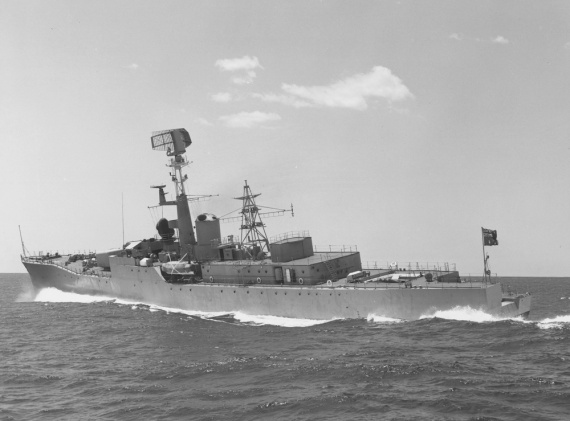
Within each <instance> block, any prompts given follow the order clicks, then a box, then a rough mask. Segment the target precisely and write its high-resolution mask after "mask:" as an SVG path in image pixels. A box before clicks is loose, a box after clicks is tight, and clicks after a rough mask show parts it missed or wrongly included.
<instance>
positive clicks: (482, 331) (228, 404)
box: [0, 274, 570, 421]
mask: <svg viewBox="0 0 570 421" xmlns="http://www.w3.org/2000/svg"><path fill="white" fill-rule="evenodd" d="M503 283H507V284H509V285H510V286H511V288H512V289H514V290H517V291H519V292H526V291H528V292H530V293H531V294H532V295H533V300H534V303H533V309H532V312H531V316H530V318H529V319H528V320H526V321H524V320H520V319H513V320H499V319H496V318H493V317H491V316H489V315H487V314H485V313H481V312H480V311H478V310H476V309H470V308H457V309H455V310H453V311H448V312H441V313H437V314H436V316H435V317H430V318H425V319H422V320H418V321H400V320H394V319H386V318H382V317H378V316H370V317H369V318H368V319H366V320H365V319H362V320H333V321H328V322H324V323H322V322H316V321H313V320H290V319H279V318H268V317H265V318H263V317H254V316H246V315H244V314H193V313H190V312H186V311H178V310H176V309H163V308H158V307H154V306H147V305H144V304H141V303H129V302H124V301H117V300H109V299H104V298H101V297H91V296H82V295H76V294H69V293H64V292H60V291H57V290H55V289H51V288H48V289H44V290H42V291H40V292H39V293H38V294H37V296H35V297H34V294H33V293H32V292H31V284H30V281H29V277H28V275H27V274H0V288H1V291H2V293H1V294H0V420H480V421H482V420H505V421H506V420H517V421H519V420H569V419H570V278H534V279H531V278H504V279H503Z"/></svg>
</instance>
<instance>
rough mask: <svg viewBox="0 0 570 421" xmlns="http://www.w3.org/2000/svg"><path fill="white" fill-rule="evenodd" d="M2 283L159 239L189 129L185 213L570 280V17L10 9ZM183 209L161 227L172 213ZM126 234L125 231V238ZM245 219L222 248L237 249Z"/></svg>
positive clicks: (2, 112)
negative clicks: (165, 143)
mask: <svg viewBox="0 0 570 421" xmlns="http://www.w3.org/2000/svg"><path fill="white" fill-rule="evenodd" d="M0 10H1V13H0V51H1V52H2V54H1V58H0V60H1V65H0V139H1V145H2V149H1V152H0V187H1V189H2V201H1V206H0V216H1V220H2V221H3V228H2V235H1V236H0V272H23V271H24V267H23V266H22V264H21V263H20V254H21V252H22V245H21V242H20V233H19V227H20V229H21V232H22V236H23V239H24V242H25V246H26V248H27V250H28V251H29V252H31V253H34V252H38V251H43V252H47V251H51V252H55V251H59V252H75V251H94V250H106V249H109V248H113V247H118V246H120V245H121V244H122V241H123V232H124V237H125V240H135V239H142V238H150V237H152V236H154V235H155V234H156V230H155V224H156V218H157V217H159V216H162V215H161V214H159V213H160V212H161V211H157V210H156V209H154V210H153V209H149V208H148V207H149V206H153V205H155V204H157V202H158V194H157V192H156V190H153V189H150V188H149V187H150V186H151V185H157V184H167V186H168V187H167V189H166V191H167V192H169V195H170V196H169V197H170V198H171V197H172V192H173V191H174V187H173V186H172V183H171V182H170V177H169V175H168V171H169V168H168V167H166V166H165V164H166V163H167V157H166V156H165V154H164V152H159V151H153V150H152V149H151V144H150V136H151V134H152V132H153V131H158V130H166V129H174V128H179V127H183V128H186V129H187V130H188V132H189V133H190V136H191V138H192V141H193V143H192V145H191V146H190V147H189V148H188V151H187V158H188V160H189V161H191V162H192V163H191V164H190V165H189V166H188V167H187V174H188V177H189V181H188V183H187V190H188V192H189V193H190V194H207V195H214V196H213V197H211V198H210V199H209V200H205V201H200V202H197V203H194V204H192V207H191V209H192V212H193V214H194V216H196V214H197V213H201V212H209V213H213V214H215V215H218V216H222V215H225V214H227V213H228V212H230V211H232V210H235V209H238V208H239V206H240V203H239V202H238V201H236V200H235V199H233V198H235V197H238V196H240V195H241V194H242V192H243V185H244V181H245V180H247V182H248V184H249V185H250V186H251V189H252V191H253V192H254V193H261V196H259V197H258V199H257V201H258V204H260V205H265V206H270V207H275V208H288V207H290V205H291V204H293V206H294V217H291V216H290V215H289V216H283V217H279V218H270V219H266V220H265V223H266V225H267V227H266V230H267V233H268V235H269V236H270V237H271V236H274V235H275V236H276V235H279V234H281V233H284V232H290V231H301V230H308V231H309V232H310V234H311V236H312V238H313V244H314V245H316V246H319V247H321V248H324V247H327V248H328V246H329V245H351V246H353V245H357V246H358V250H359V251H360V253H361V257H362V260H363V261H365V262H371V261H377V262H379V263H380V264H385V263H386V262H400V264H402V262H414V263H415V262H421V263H427V262H430V263H435V262H440V263H443V262H449V263H451V264H453V263H455V264H456V265H457V269H458V270H459V271H460V272H461V273H463V274H465V275H467V274H472V275H480V274H481V273H482V271H483V249H482V239H481V227H485V228H488V229H494V230H497V233H498V240H499V245H498V246H494V247H487V248H486V251H487V252H488V253H489V256H490V260H489V261H490V266H491V270H492V272H493V273H496V274H498V275H500V276H570V235H569V234H570V189H569V188H568V187H569V186H570V118H569V116H570V77H569V75H570V2H567V1H541V2H536V1H508V0H507V1H477V2H473V1H441V0H434V1H429V2H417V1H416V2H413V1H350V2H347V1H310V0H309V1H282V2H277V1H273V2H268V1H261V0H259V1H253V0H251V1H247V0H246V1H229V0H228V1H160V2H158V1H140V0H137V1H134V0H130V1H120V0H119V1H116V0H113V1H96V2H94V1H71V0H70V1H43V0H42V1H27V0H18V1H11V0H3V1H2V2H0ZM172 211H173V210H172V209H166V210H164V215H165V216H167V217H169V218H173V217H174V214H173V213H172ZM123 221H124V223H123ZM238 224H239V222H233V223H232V222H227V223H223V224H222V234H223V235H227V234H235V235H237V234H239V231H238Z"/></svg>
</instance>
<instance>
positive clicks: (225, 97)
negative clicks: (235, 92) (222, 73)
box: [211, 92, 232, 102]
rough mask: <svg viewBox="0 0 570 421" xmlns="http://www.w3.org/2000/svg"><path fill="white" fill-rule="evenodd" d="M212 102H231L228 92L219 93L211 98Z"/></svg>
mask: <svg viewBox="0 0 570 421" xmlns="http://www.w3.org/2000/svg"><path fill="white" fill-rule="evenodd" d="M211 98H212V101H215V102H230V101H231V100H232V94H230V93H229V92H219V93H217V94H213V95H212V96H211Z"/></svg>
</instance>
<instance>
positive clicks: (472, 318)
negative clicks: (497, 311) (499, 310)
mask: <svg viewBox="0 0 570 421" xmlns="http://www.w3.org/2000/svg"><path fill="white" fill-rule="evenodd" d="M436 317H437V318H439V319H446V320H460V321H466V322H477V323H485V322H497V321H500V320H505V319H503V318H500V317H497V316H493V315H492V314H489V313H485V312H484V311H482V310H479V309H474V308H471V307H469V306H466V307H464V306H457V307H453V308H452V309H450V310H436V311H435V312H433V313H432V314H426V315H423V316H421V317H420V319H432V318H436Z"/></svg>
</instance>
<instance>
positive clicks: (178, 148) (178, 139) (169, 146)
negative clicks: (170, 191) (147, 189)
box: [150, 129, 196, 259]
mask: <svg viewBox="0 0 570 421" xmlns="http://www.w3.org/2000/svg"><path fill="white" fill-rule="evenodd" d="M150 140H151V144H152V149H154V150H160V151H166V155H167V156H169V157H171V158H170V162H169V163H168V164H166V166H167V167H170V168H172V171H171V172H170V177H171V178H172V181H173V182H174V188H175V189H176V200H175V201H166V197H165V193H164V190H163V188H164V187H165V186H156V188H158V189H159V199H160V205H161V206H164V205H176V213H177V217H178V241H179V243H180V254H181V255H182V256H184V255H187V256H188V258H189V259H191V258H192V257H193V255H194V253H193V247H192V246H194V245H195V244H196V236H195V235H194V229H193V227H192V218H191V215H190V207H189V206H188V196H187V195H186V189H185V187H184V183H185V182H186V180H188V175H185V174H183V173H182V168H184V167H185V166H186V165H188V161H187V160H186V159H185V157H184V156H183V154H184V153H185V152H186V148H187V147H189V146H190V145H191V144H192V140H191V139H190V135H189V134H188V132H187V131H186V129H172V130H163V131H159V132H153V133H152V136H151V138H150Z"/></svg>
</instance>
